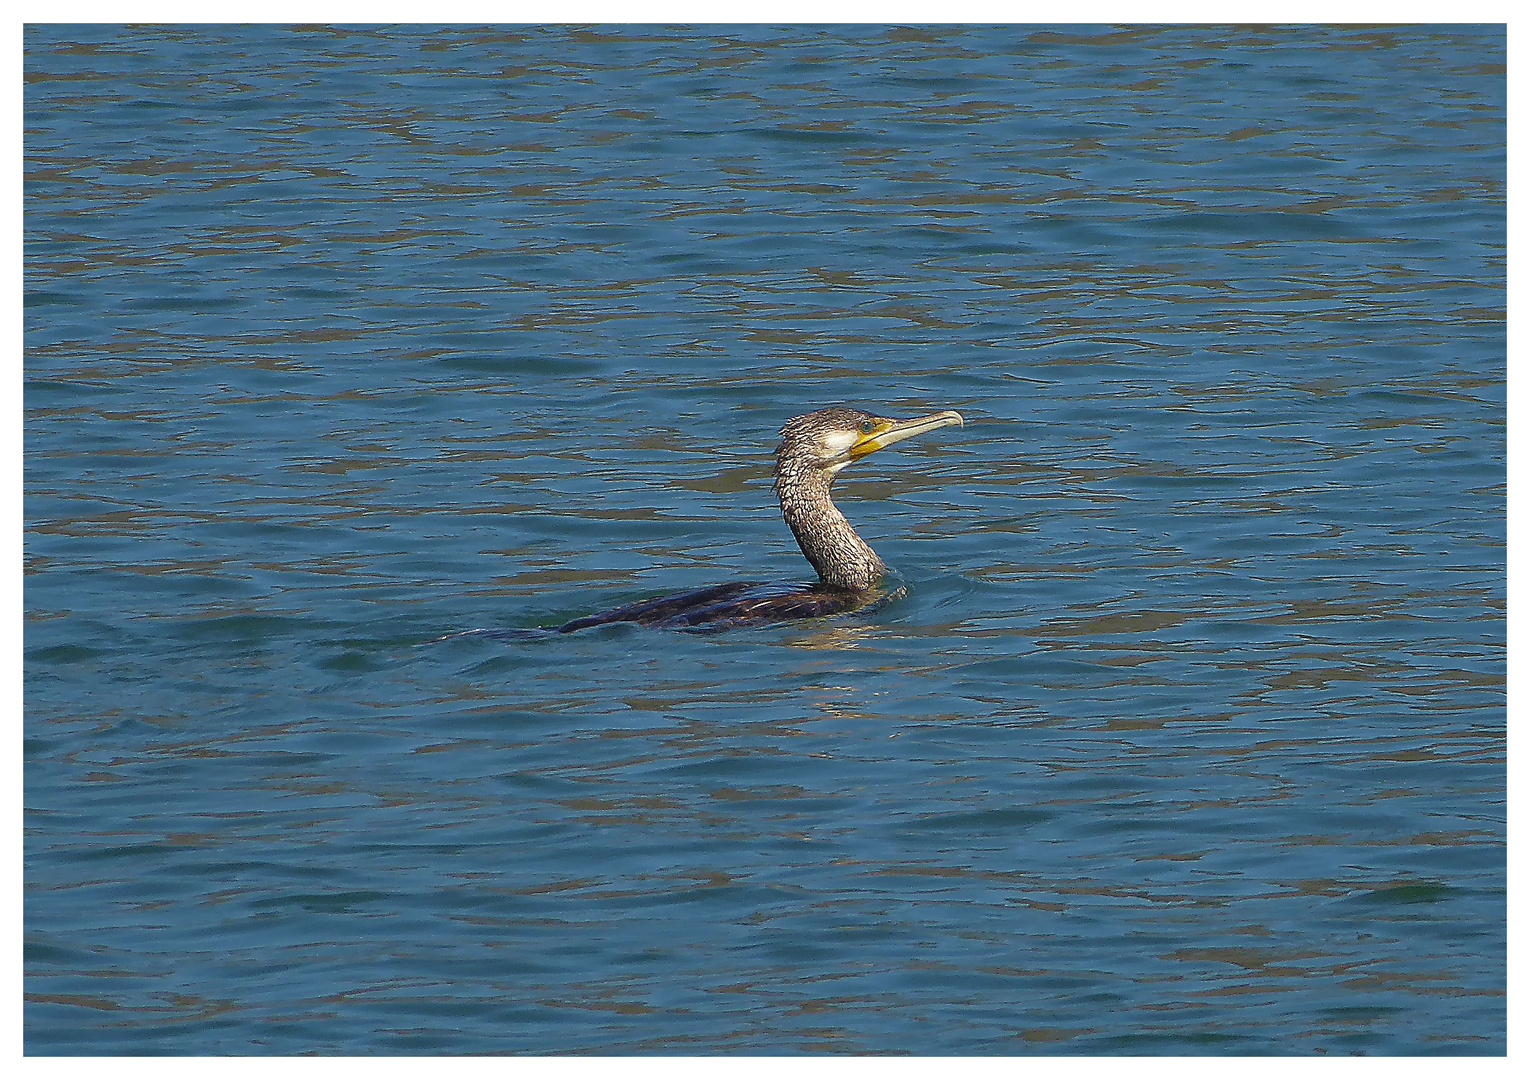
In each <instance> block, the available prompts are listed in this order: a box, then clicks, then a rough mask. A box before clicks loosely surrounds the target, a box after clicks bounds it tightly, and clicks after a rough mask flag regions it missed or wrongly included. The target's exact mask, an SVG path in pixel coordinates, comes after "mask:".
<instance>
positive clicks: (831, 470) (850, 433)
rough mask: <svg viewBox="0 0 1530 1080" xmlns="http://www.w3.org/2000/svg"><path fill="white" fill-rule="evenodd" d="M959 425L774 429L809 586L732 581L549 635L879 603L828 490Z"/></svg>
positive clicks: (797, 421)
mask: <svg viewBox="0 0 1530 1080" xmlns="http://www.w3.org/2000/svg"><path fill="white" fill-rule="evenodd" d="M961 422H962V418H961V414H959V413H955V412H951V411H950V410H947V411H945V412H938V413H931V414H930V415H929V416H921V417H919V418H918V419H915V420H889V419H887V418H886V417H882V416H872V415H871V414H870V413H865V412H861V411H860V410H859V409H850V408H844V407H836V408H830V409H819V410H818V411H817V412H810V413H807V414H805V415H803V416H794V417H792V419H790V420H788V421H787V422H786V424H785V425H784V426H783V427H782V428H781V443H780V445H779V446H777V447H776V482H775V489H776V497H777V498H778V499H779V500H780V501H781V516H782V517H783V518H784V519H785V520H786V524H787V525H788V527H790V528H791V530H792V535H793V536H795V537H796V538H797V546H798V547H800V548H801V549H802V554H803V555H805V556H807V561H808V562H810V563H812V564H813V569H814V570H816V571H818V581H817V582H816V583H814V584H811V585H796V586H781V585H769V584H764V583H761V582H758V581H734V582H729V583H727V584H724V585H714V586H712V587H710V588H706V589H695V590H693V591H691V592H685V593H679V594H678V595H674V596H663V597H658V598H656V599H652V600H640V601H638V602H637V603H634V604H627V605H625V606H623V607H619V608H613V609H612V610H610V611H602V612H600V613H598V614H595V615H586V616H585V617H584V618H581V619H574V620H573V621H571V622H566V623H564V624H563V625H562V626H557V627H551V628H550V629H552V630H555V631H557V632H558V633H564V634H566V633H570V632H572V631H574V630H583V629H584V628H585V627H587V626H600V625H602V624H604V623H614V622H632V623H641V624H643V625H645V626H656V627H662V628H665V629H675V630H720V629H726V628H728V627H731V626H743V625H753V624H759V623H766V622H780V621H784V620H788V619H807V618H814V617H818V616H824V615H837V614H839V613H841V612H845V611H853V610H856V609H858V608H864V607H867V606H869V605H870V604H872V603H874V602H875V601H878V600H881V599H884V598H885V593H882V592H879V591H878V589H877V583H878V581H880V580H881V578H882V575H883V574H885V573H886V572H887V566H886V564H884V563H883V562H882V560H881V559H880V558H878V557H877V553H876V552H874V551H872V550H871V547H870V545H868V544H867V543H866V541H864V540H862V539H861V538H860V537H859V536H857V535H856V533H855V529H853V528H852V527H851V525H850V522H848V521H846V520H845V515H844V514H841V513H840V512H839V509H838V508H837V507H835V505H834V502H833V500H832V499H830V497H829V486H830V485H831V484H833V483H834V477H835V476H836V475H838V473H839V471H840V470H841V469H843V468H844V467H845V466H846V465H849V464H851V463H852V462H856V461H859V460H860V459H861V458H863V457H865V456H866V455H867V454H870V453H874V452H875V451H877V450H880V449H882V448H883V447H884V446H891V445H892V444H893V443H896V442H902V441H903V440H904V439H907V438H910V437H911V436H914V435H922V434H924V433H925V432H926V431H934V430H935V429H936V428H942V427H946V426H947V425H949V424H960V423H961Z"/></svg>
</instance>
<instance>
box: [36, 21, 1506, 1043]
mask: <svg viewBox="0 0 1530 1080" xmlns="http://www.w3.org/2000/svg"><path fill="white" fill-rule="evenodd" d="M1504 63H1505V52H1504V35H1503V32H1502V29H1501V28H1496V27H1488V28H1479V27H1470V26H1452V27H1411V28H1393V29H1387V28H1380V29H1377V28H1343V29H1250V28H1194V27H1174V28H1136V29H1124V30H1123V29H1108V28H1095V27H1086V28H1066V27H1051V28H1035V27H999V28H985V27H970V28H941V27H931V28H921V29H901V30H900V29H887V28H880V27H853V28H833V27H813V28H797V29H780V28H758V27H757V28H736V27H730V28H726V29H704V30H693V31H681V30H667V29H655V28H601V29H591V30H579V29H572V28H556V29H536V28H520V27H517V28H502V29H493V28H489V29H464V28H439V27H431V28H421V27H414V28H409V27H405V28H395V29H378V28H365V29H357V28H344V29H314V28H303V29H290V28H280V27H195V28H190V27H187V28H163V27H161V28H131V29H129V28H122V27H113V26H88V27H66V26H32V27H29V28H28V29H27V32H26V60H25V72H26V78H27V84H26V229H27V239H26V290H27V291H26V309H25V310H26V355H25V374H26V398H25V407H26V447H25V450H26V460H25V467H26V476H25V482H26V492H25V515H26V577H25V604H26V618H27V622H26V634H25V676H26V687H25V689H26V740H25V762H26V765H25V768H26V775H25V779H26V790H25V798H26V806H27V819H26V821H27V839H26V885H27V892H26V902H25V916H26V992H27V1002H28V1003H27V1006H26V1013H25V1024H26V1028H25V1030H26V1045H27V1050H28V1051H29V1052H30V1053H34V1054H121V1053H160V1054H207V1053H241V1054H242V1053H288V1054H290V1053H300V1052H311V1051H318V1052H333V1053H374V1052H384V1053H531V1052H535V1053H602V1054H635V1053H659V1052H662V1053H721V1052H739V1053H744V1052H748V1053H801V1052H846V1053H849V1052H854V1053H926V1054H1029V1053H1047V1054H1086V1053H1088V1054H1101V1053H1132V1054H1160V1053H1164V1054H1197V1053H1240V1054H1281V1053H1299V1054H1309V1053H1334V1054H1344V1053H1367V1054H1399V1053H1402V1054H1431V1053H1444V1054H1483V1053H1490V1054H1501V1053H1503V1052H1504V1048H1505V1014H1504V986H1505V969H1504V917H1505V869H1504V795H1505V791H1504V788H1505V774H1504V749H1505V703H1504V672H1505V650H1504V640H1505V639H1504V633H1505V622H1504V617H1505V615H1504V613H1505V591H1504V550H1505V549H1504V535H1505V530H1504V493H1505V473H1504V438H1505V405H1504V378H1505V293H1504V259H1505V250H1506V249H1505V231H1504V230H1505V226H1504V221H1505V217H1504V205H1505V203H1504V199H1505V187H1504V175H1505V174H1504V169H1505V166H1504V145H1505V134H1504V86H1505V75H1504V71H1505V69H1504ZM840 402H848V403H852V404H857V405H862V406H866V407H870V408H873V409H874V410H875V411H877V412H879V413H883V414H886V415H894V416H906V415H913V414H917V413H922V412H928V411H932V410H934V409H939V408H955V409H958V410H960V411H961V412H962V413H963V414H964V416H966V417H967V421H968V423H967V426H966V427H964V428H961V429H956V428H952V429H947V430H944V431H940V432H937V433H933V434H931V435H928V436H925V437H922V438H920V439H918V440H915V441H911V442H909V443H906V444H902V445H900V446H899V447H898V448H896V449H894V450H889V451H886V452H885V453H883V454H879V455H877V456H876V457H873V458H871V459H868V460H867V461H865V462H863V463H861V464H859V465H857V466H855V467H854V468H852V469H850V470H848V471H847V472H846V473H845V474H844V475H843V477H842V478H841V480H840V482H839V483H838V484H837V486H836V493H837V497H838V498H839V500H840V505H841V507H842V508H843V509H844V510H845V511H846V513H847V514H848V515H849V516H850V518H851V519H852V520H853V521H854V522H856V524H857V525H858V527H859V528H860V529H861V531H862V533H863V535H865V536H866V537H867V539H868V540H870V541H871V542H872V544H873V545H874V546H875V547H876V548H877V549H878V551H879V552H880V553H881V554H882V556H883V557H884V558H885V559H886V560H887V561H888V563H889V564H890V565H892V566H893V567H894V568H895V569H896V570H897V571H898V573H899V575H900V577H901V580H902V581H903V582H904V583H906V584H907V586H908V588H909V592H908V595H907V596H906V597H905V598H903V599H902V600H900V601H899V602H897V603H894V604H891V605H888V606H886V607H883V608H881V609H879V610H877V611H875V612H871V613H864V614H858V615H852V616H846V617H842V618H839V619H835V620H828V621H822V622H815V623H807V624H800V625H791V626H776V627H769V628H764V629H757V630H749V631H741V632H730V633H726V634H721V635H714V636H694V635H688V634H677V633H662V632H655V631H647V630H643V629H640V628H635V627H630V626H627V627H624V626H613V627H606V628H599V629H594V630H590V631H585V632H581V633H578V634H573V635H568V636H563V637H556V638H543V639H536V640H524V641H522V640H517V641H505V640H496V639H491V638H486V637H482V636H478V637H472V636H469V637H450V638H447V639H446V640H438V639H440V638H442V636H443V635H447V634H450V633H452V632H454V631H458V630H463V629H470V628H475V627H487V628H524V627H533V626H538V625H550V624H555V623H558V622H562V621H565V620H567V619H571V618H574V617H576V616H579V615H583V614H587V613H589V612H591V611H594V610H597V609H599V608H602V607H607V606H613V605H615V604H619V603H624V602H627V601H631V600H635V599H639V598H641V597H644V596H648V595H654V594H659V593H663V592H666V591H672V590H682V589H688V588H696V587H700V586H705V585H710V584H714V583H717V582H721V581H725V580H728V579H730V578H734V577H750V578H768V579H777V580H787V581H790V580H800V579H804V578H805V577H806V576H807V575H808V573H809V571H808V567H807V565H806V563H804V562H803V561H802V559H801V557H800V555H799V554H798V553H797V551H796V549H795V547H794V546H793V545H792V542H791V538H790V535H789V534H788V533H787V531H786V529H785V527H784V526H783V525H782V523H781V521H780V519H779V516H778V515H777V512H776V509H775V506H774V503H773V499H772V496H771V491H770V451H771V449H772V447H773V445H774V436H775V432H776V430H777V428H778V427H779V426H780V424H781V423H782V422H783V421H784V420H786V419H787V418H788V417H790V416H792V415H795V414H797V413H800V412H804V411H807V410H809V409H811V408H816V407H819V406H821V405H827V404H834V403H840Z"/></svg>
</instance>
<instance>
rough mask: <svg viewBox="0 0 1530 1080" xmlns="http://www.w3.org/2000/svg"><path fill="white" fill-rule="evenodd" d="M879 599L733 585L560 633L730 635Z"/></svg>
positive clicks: (651, 603)
mask: <svg viewBox="0 0 1530 1080" xmlns="http://www.w3.org/2000/svg"><path fill="white" fill-rule="evenodd" d="M875 599H881V598H880V597H876V596H875V595H868V594H866V593H860V592H850V591H847V590H844V589H830V588H826V587H824V586H822V585H771V584H764V583H761V582H758V581H733V582H729V583H728V584H726V585H713V586H712V587H710V588H706V589H693V590H692V591H690V592H683V593H676V594H675V595H673V596H660V597H656V598H655V599H652V600H640V601H638V602H637V603H635V604H627V605H625V606H623V607H619V608H612V609H611V610H610V611H602V612H598V613H596V614H594V615H586V616H584V617H583V618H581V619H574V620H573V621H572V622H566V623H564V624H563V625H562V626H559V627H556V630H557V631H558V632H559V633H563V634H568V633H572V632H573V631H575V630H583V629H585V628H586V627H590V626H603V625H605V624H606V623H615V622H630V623H639V624H641V625H643V626H652V627H657V628H659V629H663V630H692V631H708V630H728V629H731V628H733V627H740V626H759V625H762V624H765V623H774V622H790V621H792V620H794V619H819V618H823V617H825V616H828V615H839V614H841V613H843V612H846V611H854V610H856V609H858V608H862V607H865V606H867V604H868V603H870V602H871V601H873V600H875Z"/></svg>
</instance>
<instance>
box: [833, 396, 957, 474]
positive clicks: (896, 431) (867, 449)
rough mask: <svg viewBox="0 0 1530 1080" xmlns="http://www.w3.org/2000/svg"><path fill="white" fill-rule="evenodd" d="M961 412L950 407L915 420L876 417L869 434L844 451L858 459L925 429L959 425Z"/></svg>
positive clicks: (932, 429) (850, 459)
mask: <svg viewBox="0 0 1530 1080" xmlns="http://www.w3.org/2000/svg"><path fill="white" fill-rule="evenodd" d="M961 422H962V414H961V413H958V412H952V411H951V410H950V409H947V410H945V411H944V412H938V413H931V414H930V415H929V416H921V417H919V418H918V419H915V420H886V419H882V418H880V417H879V418H878V419H877V426H876V428H875V429H873V430H872V431H871V432H870V433H869V434H866V435H862V436H861V437H860V438H859V439H857V440H856V441H855V442H854V443H853V444H852V445H851V447H850V449H849V450H847V451H846V456H847V457H848V458H849V461H847V462H846V463H845V464H847V465H848V464H849V463H850V461H859V460H860V459H861V458H863V457H865V456H866V455H867V454H871V453H875V452H876V451H878V450H881V449H882V448H883V447H887V446H891V445H892V444H893V443H896V442H902V441H903V440H904V439H911V438H913V437H914V436H915V435H923V434H924V433H925V432H926V431H934V430H935V429H936V428H943V427H949V426H950V425H952V424H956V425H957V426H958V427H960V426H961Z"/></svg>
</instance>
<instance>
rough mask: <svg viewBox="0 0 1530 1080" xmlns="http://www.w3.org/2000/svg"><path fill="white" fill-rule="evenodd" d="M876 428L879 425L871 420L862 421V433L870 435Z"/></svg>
mask: <svg viewBox="0 0 1530 1080" xmlns="http://www.w3.org/2000/svg"><path fill="white" fill-rule="evenodd" d="M876 429H877V426H876V425H875V424H873V423H872V422H871V421H870V420H862V421H861V434H862V435H870V434H871V433H872V432H873V431H875V430H876Z"/></svg>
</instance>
